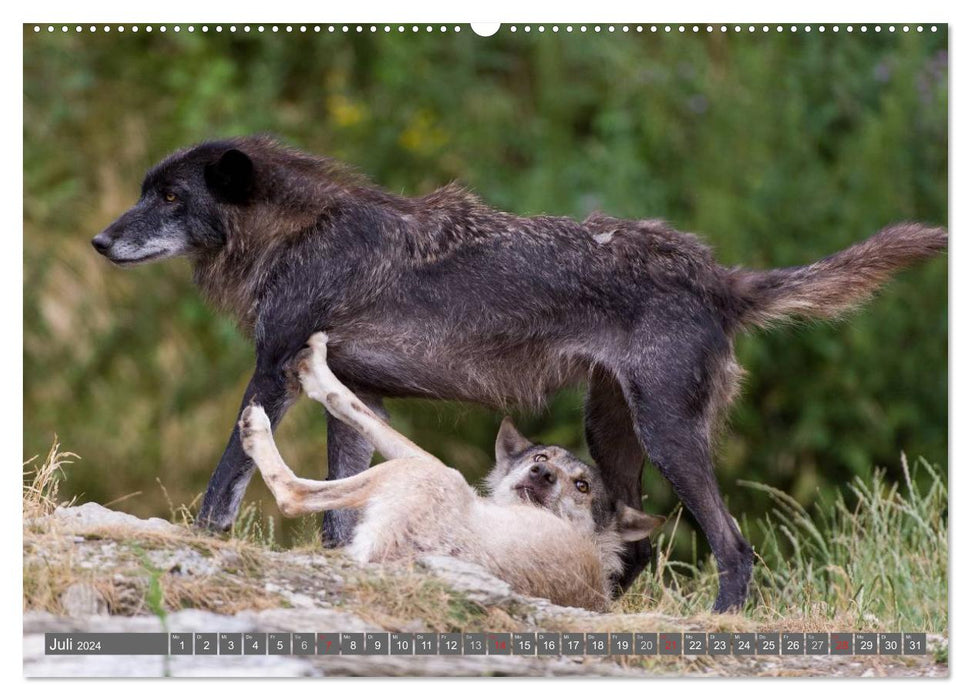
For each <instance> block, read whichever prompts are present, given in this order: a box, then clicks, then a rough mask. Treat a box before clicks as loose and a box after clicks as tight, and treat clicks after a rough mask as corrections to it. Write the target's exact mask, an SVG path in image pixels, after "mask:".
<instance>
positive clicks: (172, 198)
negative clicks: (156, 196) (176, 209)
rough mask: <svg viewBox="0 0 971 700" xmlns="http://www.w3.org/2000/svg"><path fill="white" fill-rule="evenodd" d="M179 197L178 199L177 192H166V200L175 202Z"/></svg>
mask: <svg viewBox="0 0 971 700" xmlns="http://www.w3.org/2000/svg"><path fill="white" fill-rule="evenodd" d="M177 199H178V197H176V196H175V193H174V192H166V193H165V201H166V202H174V201H175V200H177Z"/></svg>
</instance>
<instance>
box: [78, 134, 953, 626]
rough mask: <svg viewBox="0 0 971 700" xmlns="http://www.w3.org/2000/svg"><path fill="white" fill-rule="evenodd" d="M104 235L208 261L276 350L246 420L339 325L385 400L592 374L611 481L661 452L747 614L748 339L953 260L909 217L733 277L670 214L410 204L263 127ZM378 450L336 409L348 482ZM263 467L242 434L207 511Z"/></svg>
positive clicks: (369, 390) (357, 364) (360, 383)
mask: <svg viewBox="0 0 971 700" xmlns="http://www.w3.org/2000/svg"><path fill="white" fill-rule="evenodd" d="M92 242H93V244H94V246H95V248H96V249H97V250H98V251H99V252H100V253H102V254H103V255H105V256H107V257H108V258H109V259H110V260H112V261H114V262H116V263H118V264H121V265H132V264H136V263H141V262H146V261H149V260H158V259H162V258H168V257H172V256H175V255H187V256H189V257H191V258H192V260H193V263H194V265H195V277H196V281H197V282H198V284H199V286H200V287H201V288H202V290H203V292H204V293H205V294H206V296H208V297H209V299H210V300H212V301H213V302H214V303H215V304H216V305H217V306H219V307H220V308H222V309H224V310H226V311H228V312H230V313H232V314H233V315H234V316H235V317H236V319H237V320H238V322H239V324H240V326H241V328H243V329H244V331H245V332H247V333H249V334H251V335H252V337H253V340H254V343H255V345H256V367H255V370H254V372H253V377H252V379H251V380H250V383H249V386H248V387H247V389H246V392H245V394H244V396H243V401H242V405H241V407H240V411H242V410H243V408H245V407H246V405H248V404H249V402H250V401H251V400H254V399H255V400H257V401H259V403H260V404H261V405H262V406H263V407H264V408H265V409H266V413H267V415H268V416H269V418H270V423H271V425H273V426H275V425H276V424H277V423H278V422H279V421H280V419H281V418H282V417H283V415H284V414H285V413H286V410H287V407H288V406H289V405H290V403H291V401H292V399H293V396H292V394H291V392H290V387H289V386H288V383H287V380H286V367H287V363H288V362H289V361H290V360H291V359H292V358H293V356H294V355H295V354H296V353H297V352H298V351H299V350H300V349H301V348H302V347H303V345H304V342H305V341H306V339H307V338H308V337H310V336H311V335H312V334H313V333H314V332H316V331H321V330H324V331H327V333H328V334H329V336H330V342H331V346H330V349H331V352H330V364H331V367H332V368H333V370H334V373H335V374H336V375H337V376H338V377H340V378H341V380H342V381H343V382H345V383H346V384H347V385H348V386H350V387H352V388H353V389H354V392H355V393H356V394H357V395H358V396H360V397H361V401H362V402H363V403H364V404H365V405H367V406H369V407H370V408H372V409H373V410H376V411H380V410H381V400H382V399H383V398H384V397H394V396H423V397H429V398H445V399H460V400H468V401H477V402H480V403H485V404H489V405H494V406H501V405H503V404H505V403H519V404H525V405H531V406H536V405H538V404H540V403H541V402H542V401H543V400H544V398H545V397H546V396H547V395H548V394H549V393H550V392H552V391H554V390H556V389H558V388H560V387H562V386H564V385H565V384H569V383H575V382H581V381H586V382H587V383H588V384H589V393H588V397H587V405H586V437H587V443H588V446H589V448H590V454H591V455H592V457H593V459H594V461H595V462H596V463H597V465H598V467H599V468H600V470H601V473H602V474H603V479H604V483H605V484H606V485H607V487H608V488H609V489H610V490H611V492H612V495H613V496H614V497H615V498H617V499H620V500H622V501H624V502H625V503H626V504H627V505H629V506H631V507H633V508H639V507H640V501H641V471H642V468H643V466H644V457H645V454H646V455H647V456H649V457H650V458H651V461H652V463H653V464H654V465H655V466H656V467H657V468H658V469H659V470H660V472H661V474H663V475H664V477H665V478H667V480H668V481H670V482H671V485H672V486H673V487H674V491H675V493H676V494H677V496H678V497H679V498H680V499H681V501H682V502H683V503H684V505H685V506H686V507H687V508H688V510H689V511H690V512H691V514H692V515H693V516H694V518H695V520H696V521H697V523H698V525H699V526H700V527H701V529H702V530H703V531H704V533H705V537H706V538H707V540H708V543H709V544H710V545H711V549H712V552H713V553H714V555H715V560H716V562H717V564H718V570H719V590H718V597H717V598H716V599H715V609H716V610H728V609H730V608H737V607H740V606H741V605H742V604H743V603H744V602H745V599H746V595H747V590H748V582H749V578H750V576H751V571H752V557H753V554H752V547H751V546H750V545H749V544H748V542H746V541H745V539H744V538H743V537H742V534H741V532H740V531H739V529H738V527H737V526H736V524H735V521H734V519H733V518H732V516H731V515H730V514H729V512H728V509H727V508H726V507H725V504H724V502H723V501H722V498H721V494H720V493H719V489H718V482H717V480H716V478H715V473H714V470H713V467H712V458H711V455H712V448H713V443H714V439H715V433H716V429H717V426H718V425H719V422H720V417H721V416H722V415H723V414H724V412H725V410H726V409H727V408H728V406H729V405H730V403H731V401H732V399H733V397H734V395H735V390H736V387H737V384H738V380H739V377H740V376H741V371H740V369H739V367H738V365H737V364H736V362H735V355H734V350H733V344H734V340H735V336H736V335H737V334H738V333H740V332H741V331H743V330H745V329H747V328H751V327H753V326H761V325H767V324H769V323H771V322H773V321H778V320H782V319H785V318H787V317H790V316H794V315H795V316H803V317H814V318H831V317H834V316H836V315H838V314H839V313H841V312H843V311H845V310H847V309H849V308H851V307H852V306H854V305H855V304H857V303H859V302H860V301H862V300H863V299H865V298H866V297H868V296H869V295H870V294H872V293H873V292H874V291H875V290H876V289H877V288H878V287H879V286H880V285H881V284H882V283H883V282H885V281H886V280H888V279H889V278H890V276H891V275H893V273H894V272H896V271H897V270H899V269H901V268H903V267H905V266H907V265H909V264H911V263H914V262H916V261H918V260H923V259H925V258H929V257H931V256H933V255H936V254H937V253H938V252H939V251H941V250H942V249H944V248H945V247H946V245H947V233H946V232H945V231H944V230H943V229H939V228H930V227H926V226H922V225H920V224H898V225H895V226H890V227H888V228H885V229H883V230H882V231H880V232H879V233H877V234H876V235H875V236H873V237H871V238H869V239H868V240H865V241H863V242H861V243H857V244H856V245H853V246H851V247H849V248H847V249H846V250H844V251H842V252H840V253H836V254H835V255H832V256H830V257H828V258H825V259H823V260H820V261H818V262H816V263H813V264H811V265H806V266H803V267H792V268H785V269H778V270H766V271H757V270H745V269H728V268H725V267H722V266H721V265H719V264H718V263H717V262H716V261H715V259H714V257H713V256H712V255H711V252H710V251H709V250H708V248H707V247H706V246H704V245H703V244H702V243H701V242H700V241H699V240H698V239H697V238H695V237H694V236H692V235H689V234H685V233H680V232H678V231H675V230H674V229H672V228H671V227H669V226H668V225H667V224H665V223H664V222H661V221H650V220H648V221H625V220H622V219H615V218H612V217H608V216H603V215H599V214H598V215H593V216H591V217H589V218H588V219H586V220H585V221H583V222H577V221H574V220H573V219H569V218H565V217H554V216H535V217H522V216H516V215H515V214H508V213H505V212H501V211H497V210H495V209H492V208H491V207H489V206H487V205H485V204H483V203H482V202H481V201H479V200H478V199H477V198H476V197H474V196H472V195H471V194H469V193H467V192H464V191H462V190H461V189H459V188H457V187H446V188H443V189H441V190H438V191H436V192H433V193H431V194H429V195H427V196H424V197H416V198H409V197H402V196H399V195H395V194H392V193H389V192H384V191H382V190H380V189H378V188H376V187H374V186H372V185H370V184H369V183H368V182H367V181H366V180H365V179H364V178H362V177H360V176H358V175H356V174H354V173H352V172H350V171H349V170H348V169H347V168H346V167H344V166H342V165H340V164H339V163H337V162H335V161H333V160H331V159H328V158H320V157H316V156H312V155H308V154H306V153H301V152H299V151H296V150H293V149H289V148H285V147H283V146H280V145H279V144H277V143H275V142H274V141H272V140H270V139H267V138H262V137H254V138H240V139H234V140H230V141H219V142H213V143H205V144H202V145H199V146H195V147H193V148H189V149H186V150H183V151H179V152H178V153H175V154H174V155H172V156H170V157H169V158H166V159H165V160H164V161H162V162H161V163H160V164H158V165H157V166H156V167H154V168H152V169H151V170H150V171H149V172H148V174H147V175H146V177H145V181H144V183H143V184H142V195H141V198H140V199H139V201H138V203H137V204H135V206H134V207H132V208H131V209H130V210H129V211H128V212H126V213H125V214H123V215H122V216H121V217H120V218H119V219H118V220H117V221H116V222H115V223H113V224H111V225H110V226H109V227H108V228H106V229H105V230H104V231H103V232H101V233H100V234H98V235H97V236H95V238H94V240H93V241H92ZM370 457H371V448H370V446H369V445H368V444H367V442H366V441H365V440H364V439H363V438H361V437H360V436H359V435H358V434H357V433H355V432H354V431H353V430H350V429H348V428H347V427H346V426H345V425H344V424H342V423H341V422H340V421H338V420H328V439H327V461H328V475H329V478H333V479H339V478H343V477H346V476H350V475H352V474H356V473H358V472H360V471H363V470H364V469H366V468H367V466H368V464H369V462H370ZM252 471H253V464H252V461H251V460H249V458H248V457H247V456H246V454H245V452H243V450H242V446H241V443H240V439H239V432H238V430H235V431H233V434H232V437H231V438H230V441H229V444H228V446H227V447H226V451H225V452H224V453H223V456H222V459H221V460H220V461H219V465H218V466H217V467H216V471H215V473H214V474H213V476H212V479H211V480H210V482H209V488H208V490H207V491H206V495H205V498H204V500H203V503H202V508H201V509H200V512H199V517H198V520H199V522H200V523H203V524H207V525H209V526H211V527H215V528H228V527H229V526H230V525H231V524H232V521H233V519H234V518H235V516H236V513H237V511H238V509H239V504H240V501H241V500H242V497H243V492H244V491H245V489H246V484H247V483H248V481H249V478H250V476H251V474H252ZM324 524H325V529H326V531H327V534H328V535H329V536H330V537H331V538H332V541H336V542H343V541H346V539H347V538H348V537H349V536H350V533H351V531H352V526H353V516H352V515H351V514H347V513H344V512H341V511H331V512H328V513H327V515H326V516H325V519H324ZM627 546H628V549H627V551H626V553H625V562H624V563H625V566H624V571H623V574H622V575H621V576H620V577H619V580H618V582H619V583H620V585H621V586H626V585H628V584H630V583H631V582H632V581H633V580H634V578H635V577H636V575H637V574H638V573H639V572H640V571H641V569H642V568H643V567H644V565H645V564H646V563H647V562H648V561H649V559H650V545H649V543H648V542H647V541H646V540H642V541H640V542H632V543H628V545H627Z"/></svg>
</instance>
